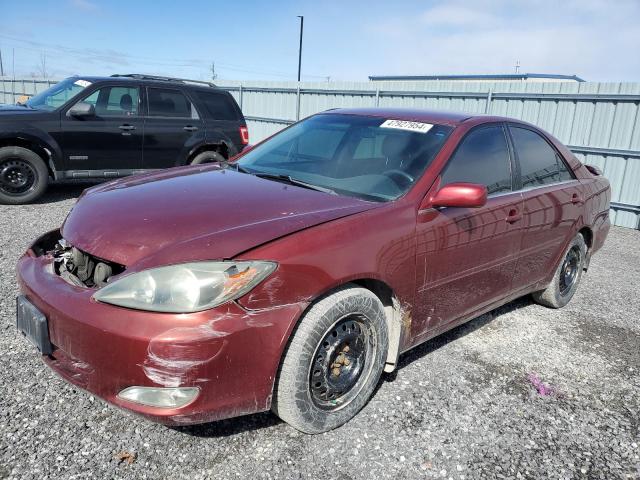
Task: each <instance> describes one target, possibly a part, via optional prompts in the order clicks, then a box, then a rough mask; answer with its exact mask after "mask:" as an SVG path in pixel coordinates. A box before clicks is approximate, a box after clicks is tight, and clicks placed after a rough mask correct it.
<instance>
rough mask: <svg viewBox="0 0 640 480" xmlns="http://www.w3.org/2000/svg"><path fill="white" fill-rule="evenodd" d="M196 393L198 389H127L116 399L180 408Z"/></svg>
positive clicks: (198, 391)
mask: <svg viewBox="0 0 640 480" xmlns="http://www.w3.org/2000/svg"><path fill="white" fill-rule="evenodd" d="M198 393H200V389H199V388H198V387H171V388H160V387H127V388H125V389H124V390H122V391H121V392H120V393H119V394H118V398H121V399H123V400H128V401H129V402H134V403H139V404H141V405H148V406H150V407H158V408H180V407H184V406H185V405H187V404H189V403H191V402H192V401H194V400H195V399H196V397H197V396H198Z"/></svg>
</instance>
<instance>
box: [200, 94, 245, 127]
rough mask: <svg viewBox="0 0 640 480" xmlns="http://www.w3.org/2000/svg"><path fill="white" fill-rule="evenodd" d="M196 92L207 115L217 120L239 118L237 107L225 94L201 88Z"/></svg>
mask: <svg viewBox="0 0 640 480" xmlns="http://www.w3.org/2000/svg"><path fill="white" fill-rule="evenodd" d="M194 93H195V95H196V97H197V98H198V99H199V100H200V102H201V103H202V106H203V107H204V110H205V111H204V113H205V115H206V116H207V117H209V118H213V119H215V120H238V112H237V110H236V107H235V105H234V103H233V101H232V100H231V99H230V98H229V97H227V96H226V95H225V94H223V93H216V92H203V91H200V90H196V91H195V92H194Z"/></svg>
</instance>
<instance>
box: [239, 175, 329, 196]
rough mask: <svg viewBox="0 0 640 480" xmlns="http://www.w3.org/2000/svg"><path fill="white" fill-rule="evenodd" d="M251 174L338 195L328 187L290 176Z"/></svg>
mask: <svg viewBox="0 0 640 480" xmlns="http://www.w3.org/2000/svg"><path fill="white" fill-rule="evenodd" d="M249 173H251V174H252V175H255V176H256V177H260V178H268V179H271V180H276V181H280V182H282V181H284V182H287V183H290V184H291V185H295V186H297V187H303V188H308V189H310V190H317V191H318V192H324V193H329V194H331V195H338V194H337V193H336V192H335V190H331V189H330V188H327V187H321V186H319V185H314V184H312V183H307V182H303V181H302V180H298V179H297V178H293V177H292V176H290V175H282V174H278V173H266V172H249Z"/></svg>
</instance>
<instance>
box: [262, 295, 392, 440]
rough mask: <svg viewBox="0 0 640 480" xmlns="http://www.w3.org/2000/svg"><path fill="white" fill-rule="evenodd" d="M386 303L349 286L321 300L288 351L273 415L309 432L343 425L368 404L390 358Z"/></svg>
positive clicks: (277, 389)
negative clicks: (385, 311)
mask: <svg viewBox="0 0 640 480" xmlns="http://www.w3.org/2000/svg"><path fill="white" fill-rule="evenodd" d="M387 348H388V332H387V323H386V319H385V313H384V307H383V306H382V303H381V302H380V300H379V299H378V297H376V296H375V295H374V294H373V293H372V292H371V291H369V290H367V289H364V288H360V287H356V286H354V285H346V286H344V287H342V288H340V289H338V290H336V291H334V292H333V293H331V294H329V295H326V296H325V297H323V298H321V299H320V300H319V301H317V302H316V303H315V304H314V305H313V306H312V307H311V308H310V309H309V311H308V312H307V313H306V314H305V315H304V317H303V318H302V320H301V321H300V323H299V324H298V326H297V329H296V331H295V333H294V335H293V336H292V339H291V342H290V343H289V346H288V347H287V349H286V352H285V354H284V358H283V360H282V364H281V366H280V372H279V375H278V378H277V381H276V386H275V389H274V400H273V405H272V410H273V411H274V413H276V415H278V416H279V417H280V418H281V419H282V420H284V421H285V422H287V423H288V424H289V425H291V426H293V427H294V428H296V429H298V430H300V431H302V432H305V433H322V432H326V431H328V430H332V429H334V428H336V427H339V426H341V425H343V424H344V423H346V422H348V421H349V420H351V418H353V416H355V415H356V413H358V412H359V411H360V409H362V407H364V405H365V404H366V403H367V401H368V400H369V398H370V397H371V395H372V394H373V391H374V390H375V388H376V386H377V384H378V380H379V379H380V375H381V374H382V369H383V368H384V363H385V359H386V357H387Z"/></svg>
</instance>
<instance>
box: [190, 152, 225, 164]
mask: <svg viewBox="0 0 640 480" xmlns="http://www.w3.org/2000/svg"><path fill="white" fill-rule="evenodd" d="M226 162H227V159H226V158H224V157H223V156H222V155H221V154H219V153H218V152H214V151H213V150H207V151H206V152H202V153H199V154H198V155H196V156H195V157H194V158H193V160H192V161H191V165H200V164H202V163H226Z"/></svg>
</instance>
